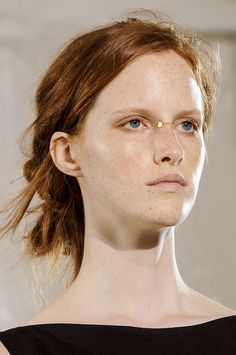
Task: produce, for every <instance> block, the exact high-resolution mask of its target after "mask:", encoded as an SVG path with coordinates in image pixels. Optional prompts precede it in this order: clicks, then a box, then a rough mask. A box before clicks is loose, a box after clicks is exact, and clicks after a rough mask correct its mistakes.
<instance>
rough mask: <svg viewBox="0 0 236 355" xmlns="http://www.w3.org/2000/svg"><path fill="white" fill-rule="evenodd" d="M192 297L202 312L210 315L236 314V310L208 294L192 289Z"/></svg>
mask: <svg viewBox="0 0 236 355" xmlns="http://www.w3.org/2000/svg"><path fill="white" fill-rule="evenodd" d="M190 293H191V298H192V300H193V303H194V304H195V305H196V307H197V309H199V311H200V312H202V313H205V314H206V315H208V314H209V317H211V315H212V317H214V316H215V317H216V318H217V317H224V316H226V317H227V316H231V315H236V310H234V309H231V308H228V307H226V306H225V305H223V304H221V303H220V302H218V301H216V300H215V299H212V298H209V297H207V296H206V295H204V294H202V293H200V292H198V291H196V290H194V289H191V291H190Z"/></svg>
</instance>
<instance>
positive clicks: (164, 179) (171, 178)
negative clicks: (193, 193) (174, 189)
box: [147, 174, 187, 186]
mask: <svg viewBox="0 0 236 355" xmlns="http://www.w3.org/2000/svg"><path fill="white" fill-rule="evenodd" d="M168 182H169V183H178V184H180V185H182V186H186V185H187V183H186V180H185V179H184V177H183V176H182V175H179V174H166V175H162V176H159V177H158V178H156V179H155V180H154V181H152V182H149V183H148V184H147V185H148V186H152V185H154V186H155V185H158V184H161V185H162V186H163V183H166V185H168ZM169 185H170V184H169ZM172 185H173V184H172Z"/></svg>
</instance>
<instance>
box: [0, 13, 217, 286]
mask: <svg viewBox="0 0 236 355" xmlns="http://www.w3.org/2000/svg"><path fill="white" fill-rule="evenodd" d="M130 14H131V16H130ZM168 50H174V51H175V52H176V53H178V54H179V55H180V56H181V57H183V58H184V59H185V60H186V61H187V62H188V63H189V65H190V66H191V68H192V70H193V73H194V74H195V77H196V80H197V83H198V85H199V87H200V89H201V94H202V98H203V102H204V126H203V134H204V139H205V140H207V139H208V137H209V132H210V129H211V126H212V117H213V113H214V109H215V105H216V101H217V96H218V92H219V83H220V72H221V67H220V58H219V54H218V51H217V50H215V49H214V48H213V47H212V45H211V44H210V43H209V42H208V41H207V40H206V39H204V38H203V37H202V36H201V35H200V34H198V33H197V32H196V31H193V30H186V29H184V28H183V27H181V26H180V25H178V24H176V23H175V22H174V21H172V20H170V19H169V17H167V16H166V15H165V14H163V13H160V12H158V11H156V10H145V9H141V10H140V9H139V10H135V11H131V12H130V11H129V13H128V14H127V13H126V15H125V18H124V19H122V20H120V21H114V22H111V23H110V24H108V25H105V26H99V27H96V28H94V29H93V30H91V31H89V32H86V33H82V34H80V35H78V36H76V37H75V38H73V39H72V40H70V42H69V43H67V44H66V45H65V47H64V48H63V49H62V50H61V52H60V53H59V54H58V55H57V56H56V58H55V59H54V60H53V62H52V63H51V65H50V66H49V68H48V70H47V72H46V73H45V75H44V76H43V78H42V79H41V81H40V84H39V86H38V88H37V91H36V95H35V111H36V118H35V121H34V122H33V123H32V124H31V125H30V126H29V127H28V129H27V130H26V132H25V134H26V135H27V136H28V134H29V133H30V134H31V141H30V145H29V147H28V149H29V153H28V154H29V155H28V158H27V161H26V162H25V163H24V166H23V175H24V177H25V179H26V180H27V183H26V186H25V187H24V188H23V189H22V191H20V192H19V193H18V195H17V196H16V197H15V198H14V199H13V200H11V201H10V202H9V203H8V204H7V205H6V206H5V207H4V209H3V211H10V213H9V215H8V217H7V219H6V222H5V223H4V225H3V226H2V227H1V235H2V236H3V235H5V234H6V233H7V232H9V231H10V230H13V231H15V230H16V228H17V227H18V226H19V224H20V222H21V221H22V219H23V218H24V217H26V216H27V215H28V214H29V213H31V214H32V213H33V215H35V219H34V223H33V225H31V228H30V230H28V231H27V233H26V235H24V236H23V237H24V238H25V241H26V250H28V252H29V253H30V255H31V256H37V257H40V256H45V255H49V256H50V255H53V256H56V257H58V256H63V255H65V256H69V257H70V258H69V260H70V263H71V266H72V270H73V277H72V280H71V281H73V280H74V279H75V278H76V276H77V275H78V273H79V270H80V266H81V263H82V258H83V247H84V231H85V216H84V206H83V199H82V195H81V190H80V186H79V183H78V181H77V179H76V178H75V177H72V176H68V175H65V174H64V173H62V172H61V171H59V170H58V169H57V168H56V166H55V165H54V163H53V160H52V158H51V155H50V151H49V145H50V139H51V136H52V134H53V133H54V132H56V131H63V132H66V133H68V134H70V135H78V136H81V138H82V136H83V125H84V122H85V120H86V115H87V114H88V112H89V111H90V109H91V108H92V107H93V105H94V104H95V102H96V98H97V96H98V94H99V93H100V92H101V91H102V90H103V89H104V88H105V86H106V85H107V84H108V83H110V82H111V81H112V80H113V79H114V78H115V77H116V76H117V75H118V74H119V73H120V72H121V71H122V70H123V69H124V68H125V67H126V66H127V65H128V64H130V63H131V62H132V61H133V60H135V59H136V58H138V57H139V56H141V55H144V54H148V53H160V52H164V51H168ZM24 138H25V137H23V139H24ZM35 200H36V203H35V202H34V206H33V207H32V203H33V201H35Z"/></svg>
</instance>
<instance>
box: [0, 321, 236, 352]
mask: <svg viewBox="0 0 236 355" xmlns="http://www.w3.org/2000/svg"><path fill="white" fill-rule="evenodd" d="M0 341H1V342H2V343H3V345H4V346H5V347H6V348H7V349H8V351H9V352H10V354H12V355H52V354H53V355H54V354H55V355H62V354H63V355H65V354H68V355H75V354H76V355H108V354H109V355H121V354H122V355H154V354H155V355H186V354H188V355H236V315H232V316H227V317H223V318H217V319H214V320H211V321H208V322H205V323H200V324H196V325H191V326H181V327H171V328H143V327H135V326H126V325H125V326H124V325H98V324H69V323H50V324H36V325H27V326H21V327H16V328H12V329H8V330H5V331H2V332H0Z"/></svg>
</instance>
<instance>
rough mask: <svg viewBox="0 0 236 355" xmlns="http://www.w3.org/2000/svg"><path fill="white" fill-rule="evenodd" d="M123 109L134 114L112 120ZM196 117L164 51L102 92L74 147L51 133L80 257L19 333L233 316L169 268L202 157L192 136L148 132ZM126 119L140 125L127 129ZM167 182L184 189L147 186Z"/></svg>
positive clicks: (199, 106) (182, 69) (176, 67)
mask: <svg viewBox="0 0 236 355" xmlns="http://www.w3.org/2000/svg"><path fill="white" fill-rule="evenodd" d="M127 107H133V108H136V109H135V110H130V109H126V111H125V112H124V113H119V114H115V113H114V112H115V111H117V110H121V109H125V108H127ZM142 109H146V110H148V111H149V112H148V113H147V112H145V114H144V112H143V111H142ZM186 110H188V111H191V110H195V111H196V112H195V113H189V114H185V115H183V113H182V112H183V111H186ZM197 111H198V113H197ZM203 111H204V107H203V102H202V97H201V91H200V88H199V87H198V85H197V82H196V80H195V77H194V74H193V72H192V70H191V67H190V66H189V64H188V63H187V62H186V61H185V60H184V59H183V58H182V57H180V56H179V55H178V54H177V53H175V52H174V51H172V50H170V51H168V52H165V53H155V54H147V55H144V56H142V57H139V58H137V59H136V60H135V61H134V62H133V63H131V64H129V65H128V66H127V67H126V68H125V69H124V70H123V71H122V72H121V73H120V74H119V75H118V76H117V77H116V78H115V79H114V80H113V81H112V82H111V83H109V84H108V86H107V87H105V88H104V89H103V91H102V92H101V93H100V95H99V96H98V98H97V100H96V103H95V106H94V107H93V108H92V110H91V111H90V112H89V114H88V116H87V117H86V126H85V131H84V140H83V142H82V141H81V140H79V139H78V138H76V137H70V136H69V135H68V134H66V133H64V132H56V133H54V134H53V136H52V138H51V146H50V151H51V156H52V159H53V161H54V163H55V165H56V166H57V168H58V169H59V170H61V171H62V172H64V173H65V174H68V175H70V176H74V177H76V178H77V180H78V183H79V184H80V187H81V191H82V195H83V201H84V207H85V216H86V230H85V245H84V256H83V262H82V267H81V270H80V272H79V274H78V276H77V278H76V279H75V281H74V282H73V283H72V285H71V286H70V287H69V288H68V289H67V290H66V291H65V292H64V293H63V294H62V295H60V296H59V297H58V298H57V299H56V300H55V301H54V302H52V303H51V304H49V305H48V306H47V307H46V308H45V309H44V310H42V311H41V312H40V313H39V314H37V315H36V316H35V317H34V318H33V319H32V320H30V321H28V322H27V323H26V324H37V323H58V322H61V323H91V324H117V325H133V326H140V327H156V328H158V327H172V326H182V325H193V324H198V323H201V322H205V321H208V320H212V319H216V318H219V317H224V316H228V315H233V314H236V311H234V310H232V309H229V308H226V307H225V306H223V305H221V304H219V303H217V302H215V301H214V300H211V299H209V298H207V297H206V296H204V295H201V294H200V293H198V292H196V291H194V290H193V289H191V288H190V287H189V286H188V285H187V284H186V283H185V282H184V281H183V279H182V277H181V275H180V272H179V270H178V266H177V263H176V257H175V226H176V225H178V224H180V223H182V222H183V221H184V220H185V219H186V218H187V216H188V214H189V213H190V212H191V209H192V207H193V205H194V202H195V199H196V196H197V192H198V188H199V183H200V179H201V174H202V169H203V166H204V161H205V156H206V147H205V142H204V137H203V133H202V130H201V129H200V130H199V131H195V132H193V134H192V135H188V134H186V132H185V131H184V129H183V126H181V125H179V126H178V127H177V131H176V130H173V128H172V126H171V125H164V126H163V127H162V128H161V129H159V130H155V131H154V130H153V129H151V127H152V124H153V123H154V122H157V121H162V122H163V123H166V122H172V121H175V120H176V119H177V117H183V118H184V119H186V120H187V121H188V120H189V119H190V120H194V121H196V122H200V123H201V122H202V120H203V116H204V112H203ZM132 119H133V120H135V119H136V120H137V119H138V120H140V121H141V122H140V125H137V123H136V124H135V126H136V127H137V128H136V127H134V124H133V125H132V124H130V123H128V122H129V121H130V120H132ZM124 124H125V127H124ZM122 125H123V127H122ZM145 126H146V128H145ZM190 130H193V129H192V128H191V129H190ZM151 132H152V133H151ZM176 132H177V133H176ZM154 133H155V134H154ZM167 173H179V174H181V175H182V176H184V178H185V180H186V182H187V185H186V186H185V187H184V188H183V189H181V190H180V191H176V192H168V191H161V190H157V189H156V190H153V189H151V188H150V187H149V186H147V184H148V183H149V182H150V181H152V180H154V179H155V178H157V177H159V176H161V175H164V174H167ZM75 223H76V221H75Z"/></svg>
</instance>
